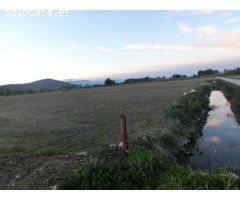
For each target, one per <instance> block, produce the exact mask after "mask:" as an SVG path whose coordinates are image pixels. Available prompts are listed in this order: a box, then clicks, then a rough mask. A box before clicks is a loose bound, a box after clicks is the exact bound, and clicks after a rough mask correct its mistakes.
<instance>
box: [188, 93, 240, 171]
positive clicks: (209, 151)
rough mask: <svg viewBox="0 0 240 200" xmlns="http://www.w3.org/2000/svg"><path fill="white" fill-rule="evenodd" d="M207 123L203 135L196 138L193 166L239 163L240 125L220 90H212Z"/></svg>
mask: <svg viewBox="0 0 240 200" xmlns="http://www.w3.org/2000/svg"><path fill="white" fill-rule="evenodd" d="M209 99H210V106H211V107H212V108H213V109H212V110H211V111H210V112H209V117H208V119H207V123H206V125H205V127H204V129H203V136H202V137H201V138H199V139H198V141H197V147H196V150H195V152H194V156H193V157H192V158H191V160H190V165H191V166H192V167H193V168H210V167H212V165H214V166H221V165H228V166H229V165H230V166H239V165H240V158H239V153H240V131H239V130H240V126H239V125H238V124H237V122H236V120H235V116H234V114H233V112H232V111H231V108H230V103H229V102H228V101H227V99H226V98H225V97H224V95H223V94H222V92H220V91H212V93H211V95H210V98H209Z"/></svg>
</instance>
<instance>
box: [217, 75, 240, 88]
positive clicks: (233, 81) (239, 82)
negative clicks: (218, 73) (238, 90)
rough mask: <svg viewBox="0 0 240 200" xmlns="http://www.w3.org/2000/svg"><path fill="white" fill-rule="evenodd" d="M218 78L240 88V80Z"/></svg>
mask: <svg viewBox="0 0 240 200" xmlns="http://www.w3.org/2000/svg"><path fill="white" fill-rule="evenodd" d="M217 78H218V79H221V80H224V81H228V82H230V83H233V84H236V85H239V86H240V80H238V79H231V78H223V77H217Z"/></svg>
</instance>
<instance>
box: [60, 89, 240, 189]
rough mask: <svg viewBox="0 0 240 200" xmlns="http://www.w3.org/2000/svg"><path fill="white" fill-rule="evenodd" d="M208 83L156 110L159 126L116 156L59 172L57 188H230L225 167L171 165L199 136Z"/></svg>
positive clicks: (234, 179)
mask: <svg viewBox="0 0 240 200" xmlns="http://www.w3.org/2000/svg"><path fill="white" fill-rule="evenodd" d="M211 90H212V86H211V85H210V84H205V85H202V86H200V87H198V88H196V89H195V90H192V91H190V92H188V93H185V94H184V95H182V96H181V97H180V98H179V99H178V100H177V101H176V102H175V103H174V104H172V105H171V106H169V107H167V108H166V109H165V110H164V111H163V112H162V117H163V119H164V126H163V128H162V129H161V131H160V133H156V135H154V136H146V137H143V138H139V139H138V140H136V141H135V142H133V143H132V144H131V149H130V150H129V151H128V152H126V153H125V155H124V156H123V157H122V158H121V159H115V160H114V161H111V160H110V161H109V160H108V161H106V160H104V159H101V160H97V161H92V162H88V163H86V164H85V165H83V166H82V167H81V168H80V169H78V170H75V171H73V172H72V173H71V174H70V175H67V176H64V177H60V178H59V179H58V180H59V181H58V189H236V188H239V184H240V182H239V177H238V176H237V175H236V174H234V173H232V170H231V169H227V168H221V169H210V170H193V169H191V168H189V167H186V166H184V165H180V164H177V163H178V162H179V161H180V160H181V159H182V157H183V155H184V156H185V157H186V156H187V155H188V154H189V153H190V152H189V146H191V144H194V142H195V141H196V139H197V138H198V137H199V131H200V130H201V128H202V124H203V122H204V120H206V116H207V115H206V113H207V112H208V110H209V99H208V98H209V95H210V92H211Z"/></svg>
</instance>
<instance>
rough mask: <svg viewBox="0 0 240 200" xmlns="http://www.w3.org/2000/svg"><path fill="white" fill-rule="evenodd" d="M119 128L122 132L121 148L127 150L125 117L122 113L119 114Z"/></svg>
mask: <svg viewBox="0 0 240 200" xmlns="http://www.w3.org/2000/svg"><path fill="white" fill-rule="evenodd" d="M120 127H121V132H122V145H123V148H124V149H125V150H128V141H127V125H126V116H125V114H124V113H123V112H121V113H120Z"/></svg>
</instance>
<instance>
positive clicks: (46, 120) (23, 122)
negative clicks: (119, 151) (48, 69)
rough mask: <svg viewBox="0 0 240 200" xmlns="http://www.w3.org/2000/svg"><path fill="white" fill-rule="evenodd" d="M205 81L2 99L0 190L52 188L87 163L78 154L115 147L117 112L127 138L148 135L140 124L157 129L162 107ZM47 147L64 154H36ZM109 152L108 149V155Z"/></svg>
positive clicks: (118, 87) (117, 123) (117, 128)
mask: <svg viewBox="0 0 240 200" xmlns="http://www.w3.org/2000/svg"><path fill="white" fill-rule="evenodd" d="M205 81H206V79H194V80H179V81H166V82H159V83H144V84H135V85H120V86H115V87H99V88H89V89H78V90H73V91H56V92H51V93H39V94H32V95H22V96H10V97H0V180H1V182H0V189H52V188H54V185H55V184H56V177H58V176H61V175H63V174H66V173H68V172H70V171H71V170H72V169H76V168H78V167H79V165H81V163H82V162H84V161H85V160H86V159H89V156H86V155H83V154H81V153H80V152H82V153H83V152H86V151H87V154H88V155H89V152H91V153H93V152H94V151H97V150H98V148H99V149H101V148H100V147H102V146H105V145H111V144H118V143H119V141H120V133H119V112H120V111H124V112H125V113H126V116H127V128H128V132H129V137H130V139H133V138H134V137H135V136H138V135H139V134H142V133H143V134H146V132H145V129H144V128H145V127H142V125H143V124H144V123H143V122H144V121H146V122H149V120H150V121H152V122H153V123H154V126H155V125H156V126H159V125H160V124H159V123H158V119H159V116H160V113H161V110H162V109H163V108H164V107H166V106H167V105H169V104H171V103H172V102H173V101H174V100H175V99H176V98H177V97H178V96H180V95H182V94H183V93H184V92H186V91H189V90H191V89H193V88H194V87H196V86H198V85H200V84H201V83H203V82H205ZM146 119H148V120H146ZM152 126H153V125H152ZM46 146H57V147H61V148H64V149H66V150H67V151H68V153H67V155H66V154H64V155H55V156H50V157H48V156H47V157H43V156H37V155H35V151H36V150H37V149H39V148H41V147H46ZM101 152H102V151H101ZM104 154H105V155H106V153H104ZM112 154H113V153H112V151H111V152H110V156H111V157H112V156H113V155H112Z"/></svg>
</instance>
